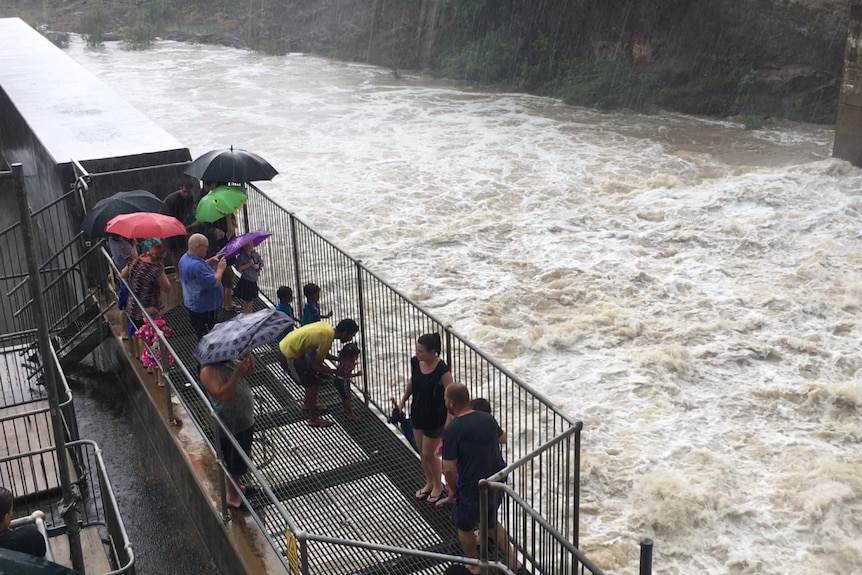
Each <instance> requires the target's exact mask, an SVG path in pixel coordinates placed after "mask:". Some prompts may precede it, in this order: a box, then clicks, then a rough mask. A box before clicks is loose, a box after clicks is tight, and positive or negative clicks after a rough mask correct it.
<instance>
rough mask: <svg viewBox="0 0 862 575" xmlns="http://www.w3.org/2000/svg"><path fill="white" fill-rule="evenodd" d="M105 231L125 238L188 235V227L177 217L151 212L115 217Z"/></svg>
mask: <svg viewBox="0 0 862 575" xmlns="http://www.w3.org/2000/svg"><path fill="white" fill-rule="evenodd" d="M105 231H106V232H107V233H109V234H117V235H118V236H123V237H124V238H169V237H171V236H184V235H186V227H185V226H184V225H183V223H182V222H181V221H179V220H178V219H176V218H175V217H173V216H166V215H163V214H153V213H150V212H139V213H137V214H120V215H119V216H115V217H113V218H111V219H110V220H109V221H108V224H107V225H106V226H105Z"/></svg>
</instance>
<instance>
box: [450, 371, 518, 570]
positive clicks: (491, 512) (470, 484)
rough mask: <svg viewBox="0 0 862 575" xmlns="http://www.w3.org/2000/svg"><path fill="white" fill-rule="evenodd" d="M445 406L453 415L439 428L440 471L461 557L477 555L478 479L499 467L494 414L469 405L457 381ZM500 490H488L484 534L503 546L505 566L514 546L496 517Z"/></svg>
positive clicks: (513, 564)
mask: <svg viewBox="0 0 862 575" xmlns="http://www.w3.org/2000/svg"><path fill="white" fill-rule="evenodd" d="M445 401H446V409H448V410H449V413H451V414H452V415H453V416H454V419H453V420H452V421H451V422H449V425H447V426H446V429H444V430H443V474H444V475H445V476H446V481H447V482H448V483H449V497H450V498H452V497H453V496H454V501H455V507H454V509H453V510H452V523H454V524H455V529H457V530H458V540H459V541H460V543H461V549H462V551H463V552H464V556H465V557H472V558H476V557H478V553H477V540H476V534H475V533H474V529H476V528H477V527H478V525H479V497H480V494H479V481H480V480H482V479H485V478H488V477H490V476H492V475H494V474H495V473H497V472H498V471H500V447H499V435H498V433H497V422H496V420H495V419H494V417H493V416H492V415H491V414H489V413H485V412H482V411H474V410H473V409H472V408H471V407H470V392H469V390H468V389H467V387H466V386H465V385H463V384H460V383H453V384H451V385H449V386H448V387H447V388H446V393H445ZM500 503H501V499H500V492H498V491H495V490H489V491H488V536H489V537H490V538H491V539H493V540H494V542H495V543H496V545H497V549H499V550H501V551H502V550H503V549H505V550H506V556H507V561H508V563H509V566H510V567H511V568H513V569H514V570H516V571H519V570H520V568H521V567H520V566H518V561H517V557H516V556H515V550H514V549H513V548H512V546H511V545H510V544H509V538H508V536H507V535H506V530H505V529H504V528H503V525H502V524H500V523H499V522H498V521H497V508H498V507H499V506H500Z"/></svg>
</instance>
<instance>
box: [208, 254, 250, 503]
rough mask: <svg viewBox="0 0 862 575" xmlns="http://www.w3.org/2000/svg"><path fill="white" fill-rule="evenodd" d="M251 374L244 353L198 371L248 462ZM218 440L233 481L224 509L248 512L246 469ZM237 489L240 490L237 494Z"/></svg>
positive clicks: (227, 480)
mask: <svg viewBox="0 0 862 575" xmlns="http://www.w3.org/2000/svg"><path fill="white" fill-rule="evenodd" d="M222 261H224V260H222ZM252 373H254V356H252V355H251V353H247V354H246V355H244V356H243V357H240V358H239V359H237V360H233V361H221V362H217V363H211V364H208V365H205V366H203V367H202V368H201V374H200V380H201V387H203V388H204V390H205V391H206V393H207V397H209V400H210V403H211V404H212V406H213V409H215V411H216V413H218V414H219V417H220V418H221V420H222V422H224V424H225V427H227V429H228V431H230V432H231V434H232V435H233V437H234V439H235V440H236V442H237V443H238V444H239V446H240V448H241V449H242V450H243V452H244V453H245V455H246V456H247V457H249V458H251V442H252V439H253V438H254V396H253V395H252V393H251V388H250V387H249V386H248V383H247V382H246V381H245V379H244V377H243V376H245V375H251V374H252ZM220 439H221V441H220V443H221V450H222V456H223V457H224V464H225V468H226V470H227V472H228V473H229V474H230V475H231V477H232V478H228V477H227V475H226V476H225V479H224V486H225V499H226V501H227V506H228V507H229V508H231V509H239V510H242V511H248V509H247V508H246V506H245V502H244V501H243V500H242V497H241V495H240V493H239V491H242V492H243V493H244V494H246V495H251V493H250V492H249V488H247V487H246V486H244V485H241V484H240V478H241V477H242V476H243V475H245V472H246V471H248V465H246V463H245V461H243V458H242V457H241V456H240V455H239V453H238V452H237V450H236V448H235V447H234V444H233V442H232V441H231V440H230V439H229V438H227V437H221V438H220ZM236 486H239V491H237V487H236Z"/></svg>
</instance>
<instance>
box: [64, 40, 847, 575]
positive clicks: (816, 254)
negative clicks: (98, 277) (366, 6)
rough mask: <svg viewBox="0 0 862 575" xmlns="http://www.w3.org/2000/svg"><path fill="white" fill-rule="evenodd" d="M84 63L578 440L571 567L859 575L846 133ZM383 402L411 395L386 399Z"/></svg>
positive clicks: (165, 57) (193, 49) (336, 69)
mask: <svg viewBox="0 0 862 575" xmlns="http://www.w3.org/2000/svg"><path fill="white" fill-rule="evenodd" d="M70 53H71V55H72V57H73V58H75V59H76V60H77V61H79V62H80V63H81V64H82V65H83V66H84V67H85V68H87V69H88V70H89V71H91V72H92V73H94V74H95V75H96V76H98V77H100V78H101V79H102V80H103V81H105V82H106V83H107V84H108V85H110V86H111V87H112V88H113V89H114V90H116V91H117V92H118V93H119V94H120V95H121V96H122V97H124V98H125V99H127V100H128V101H130V102H132V103H133V104H134V105H136V106H137V107H139V108H140V109H141V110H143V111H144V112H145V113H146V114H148V115H149V116H150V117H151V118H152V119H153V120H154V121H155V122H156V123H158V124H159V125H161V126H162V127H163V128H164V129H166V130H167V131H168V132H170V133H171V134H172V135H173V136H175V137H176V138H177V139H178V140H180V141H181V142H184V143H186V144H187V145H188V146H189V147H190V148H191V150H192V153H193V155H198V154H200V153H203V152H205V151H207V150H209V149H212V148H220V147H226V146H228V145H235V146H237V147H241V148H245V149H248V150H252V151H254V152H257V153H259V154H261V155H263V156H264V157H266V158H267V159H268V160H270V161H271V162H272V163H273V164H274V165H275V167H276V168H278V170H279V171H280V172H281V175H279V176H278V177H277V178H275V180H274V181H273V182H271V183H266V185H265V186H263V187H264V189H265V191H267V192H268V193H269V194H271V195H272V196H273V197H275V198H277V199H278V200H279V201H280V202H281V203H282V204H283V205H284V206H285V207H287V208H288V209H290V210H293V211H296V212H297V213H298V214H299V215H300V216H301V217H303V218H304V219H306V220H307V221H309V222H311V223H312V224H313V225H314V226H315V227H316V228H317V229H319V230H321V231H322V232H323V233H324V234H325V235H327V236H329V237H330V238H332V239H334V240H335V241H336V242H337V243H338V244H339V245H340V246H341V247H343V248H344V249H345V250H347V251H348V252H349V253H351V254H352V255H354V256H356V257H359V258H361V259H363V260H364V261H365V262H366V264H368V265H369V266H370V267H371V269H374V270H376V271H377V272H379V273H381V275H382V276H383V277H385V278H387V279H388V280H390V281H391V282H392V283H393V284H394V285H396V286H398V287H399V288H400V289H402V290H403V291H404V292H406V293H407V294H409V295H410V296H411V297H413V298H414V299H416V300H418V301H419V302H420V303H421V304H422V305H424V306H425V307H427V308H429V309H430V310H432V311H433V312H434V313H435V315H437V316H438V317H442V318H445V319H449V320H450V321H451V323H452V324H453V325H454V327H455V329H456V330H457V331H459V332H460V333H463V334H466V335H467V336H468V337H469V338H470V339H471V340H473V341H476V342H478V343H479V345H480V346H481V347H482V348H483V349H485V350H487V351H488V352H489V353H491V354H492V355H493V356H495V357H497V358H499V359H500V361H502V362H503V363H504V364H505V365H506V366H507V367H509V368H510V369H512V371H514V372H515V373H516V374H518V375H519V376H521V377H523V378H524V379H525V380H526V381H527V382H528V383H530V384H531V385H533V386H534V387H536V388H537V389H539V390H541V391H542V392H543V393H544V394H546V395H547V396H548V397H549V398H550V399H551V400H552V401H554V402H555V403H556V404H557V405H559V406H560V407H561V408H562V409H563V410H565V411H566V412H567V413H569V414H570V415H572V416H573V417H575V418H579V419H582V420H583V421H584V422H585V432H584V468H583V478H584V486H583V497H584V506H583V510H584V517H583V524H582V536H581V541H582V547H583V549H584V550H585V552H586V553H587V554H588V555H589V556H590V557H591V558H593V560H594V561H596V562H597V563H598V564H599V565H600V566H601V567H603V568H604V569H605V570H606V571H607V572H609V573H635V572H636V571H637V542H638V540H639V539H640V538H641V537H643V536H649V537H652V538H653V539H654V540H655V541H656V561H655V562H656V569H657V571H660V572H662V573H668V574H674V573H679V574H686V575H687V574H691V573H707V574H710V575H718V574H724V573H752V574H753V573H757V574H763V575H785V574H787V573H795V572H801V573H834V574H846V575H852V574H857V573H859V572H862V547H860V543H859V542H860V541H862V449H860V441H862V431H860V426H859V418H858V411H857V409H858V407H859V405H860V403H862V370H860V368H862V355H860V339H861V338H862V331H860V327H862V312H860V306H859V300H860V296H862V274H860V255H859V254H862V236H860V232H859V230H860V229H861V228H862V225H860V224H862V197H860V192H859V190H860V189H862V173H860V170H858V169H856V168H853V167H852V166H850V165H849V164H847V163H844V162H841V161H837V160H833V159H831V158H830V147H831V141H832V135H833V134H832V131H831V130H828V129H825V128H821V127H813V126H798V125H793V126H791V125H779V126H777V127H774V128H770V129H767V130H764V131H757V132H752V131H745V130H744V129H743V128H742V126H741V125H739V124H736V123H733V122H720V121H714V120H705V119H700V118H691V117H683V116H677V115H667V114H661V115H656V116H648V117H645V116H638V115H621V114H601V113H597V112H593V111H589V110H584V109H578V108H571V107H567V106H564V105H562V104H560V103H559V102H556V101H553V100H548V99H544V98H537V97H531V96H524V95H520V94H499V93H487V92H481V91H475V90H464V89H460V88H455V87H452V86H448V85H445V84H442V83H440V82H435V81H430V80H426V79H424V78H421V77H409V76H408V77H404V78H393V77H392V76H391V75H390V73H389V72H388V71H387V70H384V69H380V68H374V67H369V66H362V65H356V64H347V63H341V62H333V61H328V60H324V59H321V58H315V57H308V56H303V55H298V54H292V55H288V56H284V57H272V56H262V55H259V54H254V53H251V52H246V51H239V50H232V49H227V48H219V47H210V46H198V45H184V44H177V43H159V44H157V45H156V47H155V48H154V49H153V50H149V51H145V52H127V51H123V50H121V49H120V48H119V47H118V46H116V45H109V46H108V47H107V48H105V49H103V50H100V51H87V50H85V49H84V48H83V46H82V44H81V43H80V42H79V43H77V44H74V45H73V46H72V48H71V49H70ZM393 385H395V382H393Z"/></svg>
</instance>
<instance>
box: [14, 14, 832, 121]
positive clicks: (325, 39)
mask: <svg viewBox="0 0 862 575" xmlns="http://www.w3.org/2000/svg"><path fill="white" fill-rule="evenodd" d="M0 15H3V16H9V15H21V16H22V17H24V18H25V19H26V20H27V21H28V22H30V23H31V24H33V25H38V24H44V23H46V24H48V26H49V28H50V29H52V30H57V31H60V32H81V33H83V34H84V35H85V38H87V41H88V43H90V44H94V45H96V44H98V43H100V42H101V41H102V40H103V39H105V38H111V39H121V40H124V41H125V43H126V45H127V46H129V47H130V48H145V47H146V46H147V45H149V43H150V42H152V40H153V39H155V38H156V37H157V36H160V37H167V38H174V39H179V40H192V41H201V42H218V43H222V44H226V45H231V46H244V47H248V48H252V49H256V50H261V51H264V52H266V53H271V54H280V53H285V52H287V51H301V52H310V53H316V54H321V55H323V56H328V57H334V58H341V59H349V60H357V61H363V62H369V63H373V64H378V65H382V66H387V67H390V68H392V69H394V70H404V69H414V70H421V71H423V72H426V73H430V74H434V75H437V76H440V77H446V78H451V79H453V80H456V81H463V82H469V83H480V84H489V85H496V86H501V87H503V88H505V89H512V90H522V91H527V92H531V93H536V94H542V95H549V96H554V97H559V98H561V99H563V100H564V101H566V102H568V103H571V104H577V105H585V106H594V107H599V108H605V109H616V108H628V109H636V110H652V109H656V108H668V109H675V110H680V111H683V112H690V113H699V114H719V115H741V116H760V117H763V118H769V117H779V118H790V119H797V120H805V121H815V122H833V121H834V118H835V110H836V106H837V98H838V89H839V85H840V75H841V66H842V55H843V49H844V41H845V37H846V32H847V22H848V15H849V6H848V5H847V3H846V2H845V1H844V0H794V1H792V2H791V1H787V0H709V1H705V0H278V1H276V0H249V1H248V2H233V1H231V0H150V1H147V2H139V1H136V0H19V1H11V0H0Z"/></svg>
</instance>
